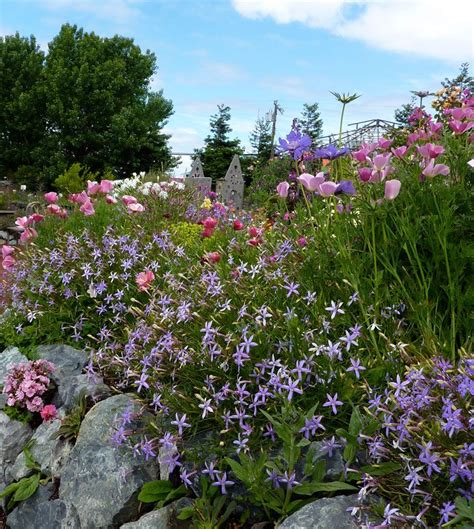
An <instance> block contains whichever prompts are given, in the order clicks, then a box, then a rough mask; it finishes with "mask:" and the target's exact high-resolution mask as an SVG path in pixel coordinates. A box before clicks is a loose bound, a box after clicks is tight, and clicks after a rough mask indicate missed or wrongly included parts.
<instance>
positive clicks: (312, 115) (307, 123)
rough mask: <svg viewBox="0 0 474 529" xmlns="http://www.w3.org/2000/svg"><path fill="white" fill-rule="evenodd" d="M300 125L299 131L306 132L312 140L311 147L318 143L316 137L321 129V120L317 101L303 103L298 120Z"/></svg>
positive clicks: (320, 132) (319, 134)
mask: <svg viewBox="0 0 474 529" xmlns="http://www.w3.org/2000/svg"><path fill="white" fill-rule="evenodd" d="M299 124H300V125H301V132H302V133H303V134H307V135H308V136H309V137H310V138H311V140H312V141H313V147H314V146H315V145H317V144H318V139H319V137H320V136H321V134H322V131H323V120H322V119H321V114H320V112H319V105H318V103H313V104H312V105H309V104H307V103H305V104H304V105H303V112H302V113H301V119H300V120H299Z"/></svg>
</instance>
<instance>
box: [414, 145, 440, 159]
mask: <svg viewBox="0 0 474 529" xmlns="http://www.w3.org/2000/svg"><path fill="white" fill-rule="evenodd" d="M416 150H417V151H418V153H419V154H421V156H423V158H425V159H426V160H429V159H430V158H437V157H438V156H439V155H440V154H443V152H444V147H443V146H442V145H434V144H433V143H425V144H424V145H420V146H419V147H417V148H416Z"/></svg>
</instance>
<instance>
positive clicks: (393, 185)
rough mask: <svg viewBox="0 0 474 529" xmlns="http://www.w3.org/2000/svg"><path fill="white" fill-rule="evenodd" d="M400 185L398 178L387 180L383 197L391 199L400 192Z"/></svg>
mask: <svg viewBox="0 0 474 529" xmlns="http://www.w3.org/2000/svg"><path fill="white" fill-rule="evenodd" d="M401 186H402V183H401V182H400V180H387V181H386V182H385V194H384V196H385V199H386V200H393V199H395V198H397V196H398V193H400V188H401Z"/></svg>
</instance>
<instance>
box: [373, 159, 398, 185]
mask: <svg viewBox="0 0 474 529" xmlns="http://www.w3.org/2000/svg"><path fill="white" fill-rule="evenodd" d="M391 157H392V154H391V153H388V154H376V155H375V156H374V159H373V160H371V162H370V163H371V165H372V176H371V178H370V181H371V182H381V181H382V180H384V179H385V178H386V177H387V176H388V175H389V174H390V173H391V172H393V167H390V165H389V163H390V158H391Z"/></svg>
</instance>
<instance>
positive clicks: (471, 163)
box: [467, 158, 474, 169]
mask: <svg viewBox="0 0 474 529" xmlns="http://www.w3.org/2000/svg"><path fill="white" fill-rule="evenodd" d="M467 165H469V166H470V167H472V168H473V169H474V158H473V159H472V160H469V161H468V162H467Z"/></svg>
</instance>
